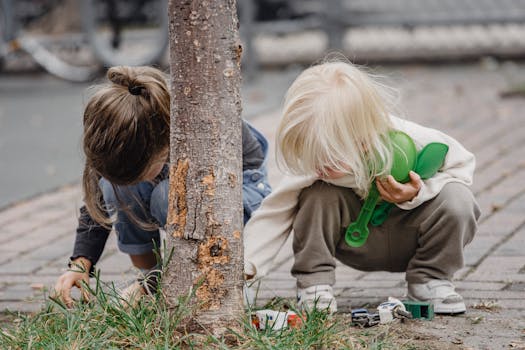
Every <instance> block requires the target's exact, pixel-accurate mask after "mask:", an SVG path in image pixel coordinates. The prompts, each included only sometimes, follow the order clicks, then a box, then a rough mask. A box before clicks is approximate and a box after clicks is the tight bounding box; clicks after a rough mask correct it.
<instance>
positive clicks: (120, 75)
mask: <svg viewBox="0 0 525 350" xmlns="http://www.w3.org/2000/svg"><path fill="white" fill-rule="evenodd" d="M129 73H131V72H129V71H128V69H126V67H123V66H119V67H111V68H110V69H109V70H108V74H107V77H108V79H109V81H111V82H112V83H113V84H116V85H121V86H124V87H129V86H130V82H131V77H130V74H129Z"/></svg>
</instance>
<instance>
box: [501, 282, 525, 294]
mask: <svg viewBox="0 0 525 350" xmlns="http://www.w3.org/2000/svg"><path fill="white" fill-rule="evenodd" d="M505 289H506V290H512V291H520V292H525V282H517V283H511V284H509V285H508V286H507V288H505Z"/></svg>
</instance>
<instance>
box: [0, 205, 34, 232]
mask: <svg viewBox="0 0 525 350" xmlns="http://www.w3.org/2000/svg"><path fill="white" fill-rule="evenodd" d="M32 210H33V206H32V205H31V201H28V202H22V203H18V204H16V205H13V206H11V207H9V208H7V209H5V210H2V211H0V227H2V228H3V227H5V226H6V225H7V224H11V223H13V222H14V223H17V222H18V221H20V220H23V218H24V217H25V216H27V214H29V213H30V212H31V211H32Z"/></svg>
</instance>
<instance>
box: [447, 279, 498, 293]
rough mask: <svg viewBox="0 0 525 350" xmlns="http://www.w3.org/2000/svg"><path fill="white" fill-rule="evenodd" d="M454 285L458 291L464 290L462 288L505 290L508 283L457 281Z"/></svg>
mask: <svg viewBox="0 0 525 350" xmlns="http://www.w3.org/2000/svg"><path fill="white" fill-rule="evenodd" d="M454 285H455V286H456V290H458V291H462V290H476V291H484V290H485V291H486V290H493V291H499V290H503V289H504V288H505V287H506V286H507V283H497V282H473V281H455V282H454Z"/></svg>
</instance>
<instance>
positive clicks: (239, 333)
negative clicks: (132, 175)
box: [0, 275, 439, 350]
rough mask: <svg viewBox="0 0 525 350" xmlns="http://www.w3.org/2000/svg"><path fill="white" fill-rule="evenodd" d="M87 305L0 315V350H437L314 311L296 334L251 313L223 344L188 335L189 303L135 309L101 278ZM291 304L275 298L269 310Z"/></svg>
mask: <svg viewBox="0 0 525 350" xmlns="http://www.w3.org/2000/svg"><path fill="white" fill-rule="evenodd" d="M88 291H89V294H90V295H91V297H90V298H89V302H84V303H82V302H77V304H76V305H75V307H74V308H72V309H68V308H66V307H65V306H64V305H63V304H62V303H61V302H60V301H59V300H56V299H53V298H48V300H47V302H46V306H45V307H44V308H43V309H42V310H41V311H39V312H37V313H35V314H21V313H7V314H3V315H2V316H1V317H0V323H1V324H2V329H1V330H0V349H301V350H302V349H377V350H379V349H439V347H432V346H429V345H428V343H424V344H422V343H421V340H427V339H428V338H425V337H422V336H421V335H420V334H417V333H411V332H410V331H408V330H407V329H406V328H403V327H401V328H399V327H400V326H404V325H399V324H393V325H387V326H385V325H382V326H376V327H372V328H357V327H354V326H351V319H350V315H347V314H336V315H333V316H330V315H328V314H326V313H325V312H319V311H313V312H310V313H309V314H307V315H303V316H302V317H303V324H302V326H301V327H299V328H294V329H291V328H287V329H283V330H278V331H276V330H271V329H266V330H256V329H255V328H254V327H253V326H252V324H251V317H250V311H247V312H246V313H245V314H244V315H241V316H240V317H239V327H238V330H235V331H234V330H231V331H230V334H228V335H227V339H228V340H227V341H226V340H225V339H218V338H216V337H213V336H211V335H206V334H204V335H203V334H195V333H186V332H185V331H183V329H184V328H183V320H185V319H186V318H187V317H188V316H190V315H191V312H192V310H191V309H190V307H188V305H189V303H188V300H189V298H190V297H192V295H188V296H186V297H184V298H181V299H180V302H179V304H178V306H177V307H175V308H169V307H168V303H167V301H166V298H165V297H164V295H163V293H162V291H158V292H157V294H156V295H154V296H147V297H144V298H142V299H141V301H140V302H139V303H138V304H137V305H136V306H132V305H130V304H128V303H127V302H126V301H124V300H122V298H121V297H120V296H119V292H118V291H117V289H116V288H115V286H114V284H112V283H104V282H102V281H101V280H100V278H99V276H98V275H97V276H96V278H95V287H94V288H90V289H88ZM286 307H292V308H293V304H291V306H290V303H286V301H283V300H276V301H273V302H272V303H270V304H268V305H265V306H264V308H272V309H274V310H276V309H281V310H282V309H285V308H286Z"/></svg>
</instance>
